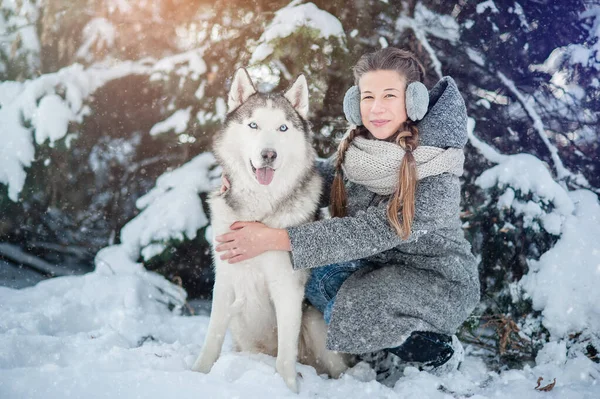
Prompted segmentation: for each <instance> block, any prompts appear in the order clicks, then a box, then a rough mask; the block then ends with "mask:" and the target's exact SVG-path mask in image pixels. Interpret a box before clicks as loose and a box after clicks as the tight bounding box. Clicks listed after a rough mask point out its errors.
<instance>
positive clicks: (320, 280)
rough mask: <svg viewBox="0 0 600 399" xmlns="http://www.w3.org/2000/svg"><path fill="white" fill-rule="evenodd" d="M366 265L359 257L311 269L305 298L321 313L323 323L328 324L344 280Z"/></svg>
mask: <svg viewBox="0 0 600 399" xmlns="http://www.w3.org/2000/svg"><path fill="white" fill-rule="evenodd" d="M366 265H367V262H365V261H364V260H361V259H359V260H354V261H350V262H344V263H335V264H333V265H328V266H322V267H315V268H313V269H311V273H310V278H309V280H308V283H307V284H306V288H305V295H306V299H308V301H309V302H310V303H311V304H312V305H313V306H314V307H315V308H317V309H319V310H320V311H321V312H322V313H323V317H324V318H325V323H327V324H329V321H330V320H331V310H332V309H333V303H334V301H335V296H336V294H337V292H338V291H339V289H340V287H341V286H342V284H343V283H344V281H346V279H347V278H348V277H350V275H351V274H352V273H354V272H355V271H357V270H358V269H360V268H362V267H365V266H366Z"/></svg>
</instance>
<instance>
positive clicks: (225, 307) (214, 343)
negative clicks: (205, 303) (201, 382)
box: [192, 277, 233, 374]
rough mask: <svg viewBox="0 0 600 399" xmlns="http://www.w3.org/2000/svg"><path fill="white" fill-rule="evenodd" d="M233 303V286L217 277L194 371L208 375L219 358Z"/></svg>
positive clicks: (193, 367)
mask: <svg viewBox="0 0 600 399" xmlns="http://www.w3.org/2000/svg"><path fill="white" fill-rule="evenodd" d="M232 302H233V290H232V287H231V285H230V284H229V283H228V282H227V281H226V280H225V279H220V278H218V277H216V278H215V287H214V290H213V300H212V310H211V312H210V321H209V323H208V331H207V332H206V338H205V339H204V346H203V347H202V352H201V353H200V356H198V359H196V362H195V363H194V365H193V366H192V370H194V371H199V372H201V373H205V374H206V373H208V372H209V371H210V369H211V368H212V366H213V364H215V362H216V361H217V359H218V358H219V355H220V354H221V347H222V346H223V340H224V339H225V332H226V331H227V326H228V325H229V319H230V318H231V304H232Z"/></svg>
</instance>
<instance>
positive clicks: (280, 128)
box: [279, 125, 288, 132]
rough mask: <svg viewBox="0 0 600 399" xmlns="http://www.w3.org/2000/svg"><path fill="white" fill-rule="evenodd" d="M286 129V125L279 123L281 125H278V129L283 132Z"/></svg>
mask: <svg viewBox="0 0 600 399" xmlns="http://www.w3.org/2000/svg"><path fill="white" fill-rule="evenodd" d="M286 130H288V127H287V125H281V126H279V131H281V132H285V131H286Z"/></svg>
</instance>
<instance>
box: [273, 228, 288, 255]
mask: <svg viewBox="0 0 600 399" xmlns="http://www.w3.org/2000/svg"><path fill="white" fill-rule="evenodd" d="M273 230H274V240H273V242H274V246H275V248H274V249H275V250H276V251H291V250H292V243H291V241H290V236H289V234H288V232H287V230H286V229H273Z"/></svg>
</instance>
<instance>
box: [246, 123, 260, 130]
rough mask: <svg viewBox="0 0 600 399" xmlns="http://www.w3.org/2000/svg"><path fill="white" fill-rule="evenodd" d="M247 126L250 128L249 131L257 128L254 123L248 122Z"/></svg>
mask: <svg viewBox="0 0 600 399" xmlns="http://www.w3.org/2000/svg"><path fill="white" fill-rule="evenodd" d="M248 126H250V128H251V129H257V128H258V125H257V124H256V122H250V123H249V124H248Z"/></svg>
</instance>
